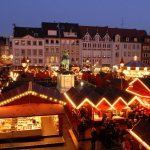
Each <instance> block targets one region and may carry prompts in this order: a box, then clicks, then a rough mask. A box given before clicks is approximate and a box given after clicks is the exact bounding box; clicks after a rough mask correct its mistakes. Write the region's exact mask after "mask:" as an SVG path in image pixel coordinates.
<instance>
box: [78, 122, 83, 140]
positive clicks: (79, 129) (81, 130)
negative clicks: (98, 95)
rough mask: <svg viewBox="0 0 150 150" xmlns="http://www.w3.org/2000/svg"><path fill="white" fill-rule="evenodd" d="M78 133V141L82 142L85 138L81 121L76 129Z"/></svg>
mask: <svg viewBox="0 0 150 150" xmlns="http://www.w3.org/2000/svg"><path fill="white" fill-rule="evenodd" d="M77 131H78V133H79V141H80V140H81V141H82V140H84V138H85V126H84V124H83V121H81V122H80V123H79V125H78V129H77Z"/></svg>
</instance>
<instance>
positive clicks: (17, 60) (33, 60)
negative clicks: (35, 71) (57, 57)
mask: <svg viewBox="0 0 150 150" xmlns="http://www.w3.org/2000/svg"><path fill="white" fill-rule="evenodd" d="M21 61H22V59H20V58H15V64H16V65H20V64H21ZM30 64H33V65H36V64H43V59H36V58H33V59H30Z"/></svg>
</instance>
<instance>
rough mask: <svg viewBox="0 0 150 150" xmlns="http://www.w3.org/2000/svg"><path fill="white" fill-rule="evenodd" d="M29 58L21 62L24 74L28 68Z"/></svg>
mask: <svg viewBox="0 0 150 150" xmlns="http://www.w3.org/2000/svg"><path fill="white" fill-rule="evenodd" d="M29 61H30V60H29V58H28V57H27V58H25V57H24V58H23V59H22V61H21V64H22V67H23V68H24V71H25V72H26V71H27V70H28V67H29Z"/></svg>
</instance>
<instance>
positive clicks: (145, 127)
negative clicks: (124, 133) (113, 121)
mask: <svg viewBox="0 0 150 150" xmlns="http://www.w3.org/2000/svg"><path fill="white" fill-rule="evenodd" d="M129 133H130V134H131V135H132V136H133V137H134V138H135V139H136V140H137V141H139V142H140V143H141V144H142V145H143V146H144V147H145V148H146V149H147V148H148V149H150V140H149V136H150V123H148V122H147V121H145V120H143V119H141V120H140V121H139V122H138V123H137V124H136V125H135V126H134V127H133V128H132V129H131V130H129ZM145 143H146V144H145Z"/></svg>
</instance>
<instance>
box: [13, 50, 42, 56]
mask: <svg viewBox="0 0 150 150" xmlns="http://www.w3.org/2000/svg"><path fill="white" fill-rule="evenodd" d="M14 52H15V56H26V55H27V56H43V49H32V50H31V49H27V50H25V49H15V51H14Z"/></svg>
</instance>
